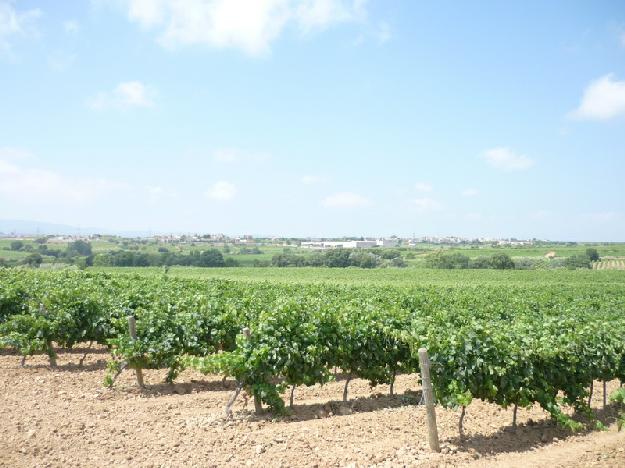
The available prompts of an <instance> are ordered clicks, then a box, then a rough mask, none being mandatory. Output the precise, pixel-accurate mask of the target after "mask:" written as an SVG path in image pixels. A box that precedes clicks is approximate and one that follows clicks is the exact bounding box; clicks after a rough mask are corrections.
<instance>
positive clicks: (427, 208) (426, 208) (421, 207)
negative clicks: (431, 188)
mask: <svg viewBox="0 0 625 468" xmlns="http://www.w3.org/2000/svg"><path fill="white" fill-rule="evenodd" d="M413 205H414V206H416V207H417V211H418V212H419V213H429V212H432V211H438V210H440V209H441V208H442V205H441V204H440V203H439V202H438V201H436V200H434V199H432V198H429V197H423V198H417V199H415V200H413Z"/></svg>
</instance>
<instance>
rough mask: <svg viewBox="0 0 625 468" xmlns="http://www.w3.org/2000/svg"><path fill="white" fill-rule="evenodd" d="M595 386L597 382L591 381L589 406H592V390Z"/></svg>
mask: <svg viewBox="0 0 625 468" xmlns="http://www.w3.org/2000/svg"><path fill="white" fill-rule="evenodd" d="M594 386H595V382H594V380H591V381H590V394H589V395H588V406H590V403H591V402H592V392H593V389H594Z"/></svg>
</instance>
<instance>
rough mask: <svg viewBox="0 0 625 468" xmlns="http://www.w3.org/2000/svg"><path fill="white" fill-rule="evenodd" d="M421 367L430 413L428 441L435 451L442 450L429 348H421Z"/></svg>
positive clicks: (423, 389) (428, 413)
mask: <svg viewBox="0 0 625 468" xmlns="http://www.w3.org/2000/svg"><path fill="white" fill-rule="evenodd" d="M419 367H420V368H421V386H422V394H423V399H424V400H425V408H426V411H427V415H428V442H429V443H430V448H431V449H432V450H433V451H434V452H440V451H441V446H440V444H439V442H438V428H437V427H436V410H435V409H434V391H433V389H432V381H431V380H430V357H429V356H428V350H427V349H425V348H419Z"/></svg>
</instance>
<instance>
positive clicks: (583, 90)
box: [0, 0, 625, 241]
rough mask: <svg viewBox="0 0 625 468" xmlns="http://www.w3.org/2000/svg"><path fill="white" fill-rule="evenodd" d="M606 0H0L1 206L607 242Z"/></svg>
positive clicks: (624, 47) (112, 218)
mask: <svg viewBox="0 0 625 468" xmlns="http://www.w3.org/2000/svg"><path fill="white" fill-rule="evenodd" d="M624 183H625V3H623V2H622V1H611V2H610V1H594V2H586V1H560V2H557V1H553V2H543V1H533V2H517V3H516V4H513V3H512V2H500V1H493V2H486V1H482V2H447V1H436V2H434V1H432V2H422V1H395V0H385V1H381V0H377V1H376V0H300V1H298V0H254V1H253V0H248V1H246V0H187V1H181V0H152V1H150V0H92V1H91V2H88V1H84V0H81V1H78V0H75V1H71V0H68V1H64V2H54V5H53V2H44V1H38V2H37V1H26V0H24V1H19V0H16V1H11V0H9V1H7V0H0V219H29V220H38V221H47V222H56V223H65V224H72V225H78V226H97V227H102V228H109V229H119V230H152V231H162V232H189V231H194V232H195V231H199V232H224V233H227V234H244V233H252V234H268V235H290V236H339V235H391V234H396V235H412V233H415V234H416V235H461V236H471V237H477V236H493V237H508V236H516V237H539V238H549V239H562V240H606V241H625V189H624Z"/></svg>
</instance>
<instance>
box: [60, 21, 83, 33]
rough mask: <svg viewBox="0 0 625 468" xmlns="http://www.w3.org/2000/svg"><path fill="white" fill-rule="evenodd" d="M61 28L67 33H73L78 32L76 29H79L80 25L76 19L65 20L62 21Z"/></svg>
mask: <svg viewBox="0 0 625 468" xmlns="http://www.w3.org/2000/svg"><path fill="white" fill-rule="evenodd" d="M63 29H64V30H65V32H66V33H68V34H74V33H77V32H78V30H79V29H80V25H79V24H78V21H75V20H67V21H64V22H63Z"/></svg>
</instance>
